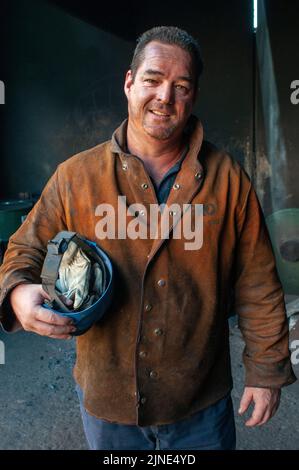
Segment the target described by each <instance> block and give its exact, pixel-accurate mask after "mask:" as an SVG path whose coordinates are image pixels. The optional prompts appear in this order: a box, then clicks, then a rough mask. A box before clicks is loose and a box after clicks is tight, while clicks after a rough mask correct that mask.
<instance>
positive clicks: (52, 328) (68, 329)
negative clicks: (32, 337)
mask: <svg viewBox="0 0 299 470" xmlns="http://www.w3.org/2000/svg"><path fill="white" fill-rule="evenodd" d="M31 331H34V332H35V333H38V334H39V335H42V336H49V337H50V338H53V337H55V336H70V335H71V334H72V333H74V332H75V331H76V328H75V327H74V326H70V325H54V324H49V323H45V322H43V321H39V320H36V321H35V322H34V324H33V325H32V329H31Z"/></svg>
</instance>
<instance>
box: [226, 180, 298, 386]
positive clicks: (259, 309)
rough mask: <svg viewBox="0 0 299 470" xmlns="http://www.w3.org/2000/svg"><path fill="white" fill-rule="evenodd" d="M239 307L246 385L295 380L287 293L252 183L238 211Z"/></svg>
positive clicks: (237, 291)
mask: <svg viewBox="0 0 299 470" xmlns="http://www.w3.org/2000/svg"><path fill="white" fill-rule="evenodd" d="M238 232H239V240H238V247H237V251H236V278H235V308H236V313H237V314H238V317H239V318H238V321H239V327H240V330H241V332H242V335H243V337H244V340H245V348H244V352H243V361H244V365H245V385H246V386H251V387H272V388H279V387H282V386H283V385H288V384H290V383H293V382H294V381H295V380H296V378H295V375H294V373H293V371H292V366H291V361H290V354H289V333H288V322H287V317H286V311H285V303H284V294H283V290H282V286H281V283H280V281H279V278H278V274H277V271H276V266H275V258H274V254H273V250H272V246H271V242H270V238H269V235H268V231H267V228H266V224H265V221H264V217H263V213H262V210H261V207H260V204H259V201H258V199H257V196H256V193H255V191H254V189H253V187H252V185H251V183H249V189H248V191H247V194H246V197H245V201H244V203H243V206H242V207H241V208H240V210H239V213H238Z"/></svg>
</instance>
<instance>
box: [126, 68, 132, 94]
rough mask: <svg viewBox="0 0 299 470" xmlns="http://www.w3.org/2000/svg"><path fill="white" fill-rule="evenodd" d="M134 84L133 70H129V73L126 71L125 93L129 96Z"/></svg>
mask: <svg viewBox="0 0 299 470" xmlns="http://www.w3.org/2000/svg"><path fill="white" fill-rule="evenodd" d="M132 84H133V74H132V70H128V71H127V73H126V78H125V85H124V90H125V94H126V97H127V98H128V97H129V93H130V89H131V86H132Z"/></svg>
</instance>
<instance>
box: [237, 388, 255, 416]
mask: <svg viewBox="0 0 299 470" xmlns="http://www.w3.org/2000/svg"><path fill="white" fill-rule="evenodd" d="M251 401H252V392H250V391H249V390H246V389H245V390H244V393H243V396H242V398H241V402H240V407H239V410H238V413H239V414H240V415H242V414H243V413H245V411H246V410H247V409H248V407H249V405H250V403H251Z"/></svg>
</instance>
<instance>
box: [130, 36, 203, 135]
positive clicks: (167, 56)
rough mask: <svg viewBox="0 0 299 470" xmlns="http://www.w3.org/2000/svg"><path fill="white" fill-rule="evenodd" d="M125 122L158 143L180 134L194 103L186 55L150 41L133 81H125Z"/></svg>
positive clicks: (179, 49) (183, 51) (177, 48)
mask: <svg viewBox="0 0 299 470" xmlns="http://www.w3.org/2000/svg"><path fill="white" fill-rule="evenodd" d="M125 93H126V96H127V98H128V112H129V122H130V124H131V126H132V128H133V129H134V130H135V131H139V132H145V133H146V134H147V135H149V136H151V137H154V138H155V139H158V140H166V139H169V138H177V137H178V136H180V135H181V134H182V131H183V129H184V127H185V125H186V122H187V120H188V118H189V116H190V114H191V111H192V107H193V104H194V101H195V95H196V93H195V87H194V72H193V67H192V59H191V56H190V54H189V53H188V52H187V51H185V50H183V49H181V48H180V47H178V46H175V45H169V44H162V43H159V42H155V41H153V42H150V43H149V44H147V46H146V47H145V49H144V60H143V61H142V63H141V64H140V66H139V68H138V70H137V73H136V76H135V79H134V80H133V77H132V72H131V71H130V70H129V71H128V73H127V76H126V80H125Z"/></svg>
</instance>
